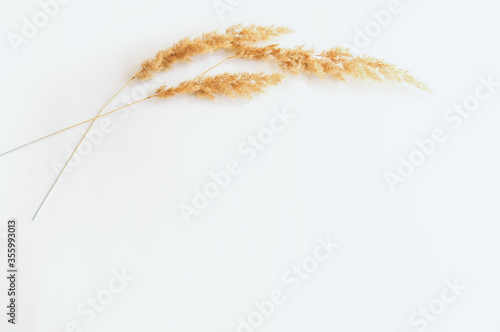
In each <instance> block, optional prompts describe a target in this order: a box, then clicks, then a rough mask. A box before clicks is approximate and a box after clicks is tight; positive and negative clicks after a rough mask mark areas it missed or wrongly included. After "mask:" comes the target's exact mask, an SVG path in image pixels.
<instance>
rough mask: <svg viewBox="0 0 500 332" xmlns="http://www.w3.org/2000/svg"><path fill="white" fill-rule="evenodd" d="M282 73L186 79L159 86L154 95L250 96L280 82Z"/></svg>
mask: <svg viewBox="0 0 500 332" xmlns="http://www.w3.org/2000/svg"><path fill="white" fill-rule="evenodd" d="M283 79H284V75H282V74H277V73H274V74H264V73H257V74H256V73H235V74H231V73H223V74H219V75H215V76H206V77H202V78H196V79H194V80H188V81H184V82H182V83H180V84H179V85H177V86H175V87H170V88H167V87H166V86H161V87H160V88H158V90H156V93H155V96H156V97H159V98H171V97H175V96H177V95H182V94H194V95H196V96H197V97H201V98H208V99H214V98H215V95H217V94H219V95H224V96H227V97H245V98H251V97H252V96H253V94H254V93H260V92H263V91H264V88H266V87H268V86H272V85H277V84H279V83H281V81H282V80H283Z"/></svg>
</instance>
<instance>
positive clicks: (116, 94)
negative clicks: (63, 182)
mask: <svg viewBox="0 0 500 332" xmlns="http://www.w3.org/2000/svg"><path fill="white" fill-rule="evenodd" d="M134 79H135V76H134V77H132V78H131V79H130V80H129V81H128V82H127V83H126V84H125V85H124V86H122V87H121V88H120V89H119V90H118V91H117V92H116V93H115V94H114V95H113V96H112V97H111V98H110V99H109V100H108V101H107V103H106V104H105V105H104V106H103V107H102V108H101V109H100V110H99V112H98V113H97V116H99V115H101V113H102V111H103V110H104V109H105V108H106V107H107V106H108V105H109V103H110V102H111V101H112V100H113V99H115V98H116V96H118V95H119V94H120V92H122V91H123V89H125V88H126V87H127V86H128V85H129V84H130V83H131V82H132V81H133V80H134ZM96 120H97V119H94V120H93V121H92V122H91V123H90V126H89V127H88V128H87V131H86V132H85V134H83V136H82V138H81V139H80V142H78V144H77V146H76V148H75V150H74V151H73V152H72V153H71V155H70V156H69V158H68V160H67V161H66V164H64V167H63V168H62V169H61V171H60V172H59V174H58V175H57V178H56V179H55V181H54V183H53V184H52V186H51V187H50V189H49V191H48V192H47V194H46V195H45V197H44V198H43V201H42V203H41V204H40V206H39V207H38V209H37V210H36V213H35V215H34V216H33V219H32V220H35V218H36V216H37V215H38V212H39V211H40V209H41V208H42V206H43V204H44V203H45V201H46V200H47V197H49V195H50V193H51V192H52V189H54V187H55V186H56V184H57V181H59V179H60V178H61V175H62V174H63V172H64V170H65V169H66V167H68V164H69V162H70V161H71V159H72V158H73V156H74V155H75V153H76V151H77V150H78V148H79V147H80V145H81V144H82V142H83V140H84V139H85V137H87V134H88V133H89V131H90V129H92V126H93V125H94V123H95V121H96Z"/></svg>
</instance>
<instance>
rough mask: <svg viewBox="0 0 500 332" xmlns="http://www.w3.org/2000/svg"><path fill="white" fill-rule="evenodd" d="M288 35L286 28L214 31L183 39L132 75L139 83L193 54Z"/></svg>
mask: <svg viewBox="0 0 500 332" xmlns="http://www.w3.org/2000/svg"><path fill="white" fill-rule="evenodd" d="M290 32H292V30H291V29H288V28H286V27H276V26H259V25H248V26H243V25H241V24H237V25H233V26H231V27H229V28H227V29H226V31H225V32H224V33H219V32H216V31H213V32H209V33H205V34H203V35H202V36H201V37H197V38H189V37H188V38H184V39H182V40H180V41H179V42H177V43H175V44H174V45H173V46H171V47H170V48H168V49H166V50H161V51H159V52H158V53H157V54H156V55H155V56H154V57H153V58H151V59H148V60H146V61H144V62H143V63H142V68H141V70H140V71H139V72H138V73H137V74H136V75H135V77H136V78H138V79H140V80H146V79H150V78H151V77H152V76H153V74H154V73H155V72H158V71H168V70H170V68H172V66H173V65H174V64H176V63H179V62H188V61H190V60H191V58H192V57H193V56H195V55H200V54H206V53H213V52H216V51H218V50H222V49H231V50H236V49H238V48H239V47H240V45H242V44H246V43H256V42H260V41H267V40H269V39H270V38H272V37H277V36H280V35H283V34H287V33H290Z"/></svg>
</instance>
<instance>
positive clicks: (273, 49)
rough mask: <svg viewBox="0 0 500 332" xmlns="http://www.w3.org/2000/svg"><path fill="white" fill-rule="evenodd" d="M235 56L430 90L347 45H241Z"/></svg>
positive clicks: (299, 70) (293, 70)
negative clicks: (317, 48) (319, 49)
mask: <svg viewBox="0 0 500 332" xmlns="http://www.w3.org/2000/svg"><path fill="white" fill-rule="evenodd" d="M234 57H239V58H245V59H254V60H273V59H274V60H276V61H277V62H278V64H279V66H280V67H281V69H282V70H284V71H287V72H290V73H292V74H295V75H297V74H299V73H305V74H312V75H316V76H318V77H320V78H325V77H327V76H330V77H333V78H336V79H339V80H345V76H347V75H349V76H353V77H356V78H361V79H367V78H368V79H372V80H375V81H396V82H400V83H406V84H409V85H412V86H414V87H416V88H418V89H421V90H426V91H430V89H429V87H428V86H427V85H426V84H425V83H423V82H421V81H419V80H418V79H416V78H415V77H413V76H412V75H411V74H410V73H409V72H408V71H406V70H403V69H400V68H398V67H397V66H395V65H392V64H389V63H387V62H385V61H383V60H380V59H376V58H373V57H370V56H367V55H362V56H354V55H353V54H352V53H351V52H350V51H349V50H348V49H347V48H343V47H335V48H332V49H329V50H326V51H323V52H321V53H317V52H316V51H315V50H314V49H313V48H311V49H306V48H304V47H303V46H299V47H295V48H283V47H279V45H278V44H273V45H267V46H264V47H255V46H248V45H240V47H239V48H238V50H237V51H236V54H235V55H234Z"/></svg>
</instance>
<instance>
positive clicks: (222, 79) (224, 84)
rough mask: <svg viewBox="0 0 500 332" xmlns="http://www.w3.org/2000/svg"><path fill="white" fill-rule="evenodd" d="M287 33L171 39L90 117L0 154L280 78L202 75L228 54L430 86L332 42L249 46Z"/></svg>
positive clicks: (245, 91)
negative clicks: (154, 85) (126, 114)
mask: <svg viewBox="0 0 500 332" xmlns="http://www.w3.org/2000/svg"><path fill="white" fill-rule="evenodd" d="M290 32H292V30H290V29H288V28H285V27H276V26H259V25H249V26H243V25H241V24H237V25H233V26H231V27H229V28H228V29H226V30H225V31H224V32H223V33H219V32H216V31H214V32H210V33H206V34H204V35H202V36H201V37H197V38H184V39H182V40H180V41H179V42H177V43H175V44H174V45H173V46H171V47H169V48H167V49H165V50H161V51H159V52H158V53H156V55H155V56H154V57H152V58H151V59H148V60H146V61H144V62H143V63H142V65H141V70H140V71H139V72H137V74H136V75H134V76H133V77H132V78H131V79H130V80H129V81H128V82H127V83H126V84H125V86H123V87H122V88H121V89H120V90H119V91H118V92H117V93H116V94H115V95H114V96H113V97H112V98H111V99H110V100H109V101H108V102H107V103H106V105H105V106H104V107H103V108H102V109H101V111H99V113H98V114H97V116H95V117H94V118H91V119H88V120H85V121H82V122H80V123H77V124H75V125H72V126H70V127H67V128H65V129H62V130H59V131H57V132H54V133H52V134H49V135H46V136H44V137H42V138H39V139H36V140H34V141H31V142H29V143H26V144H23V145H21V146H19V147H17V148H15V149H12V150H9V151H7V152H4V153H2V154H0V156H3V155H5V154H7V153H9V152H12V151H15V150H17V149H20V148H22V147H25V146H27V145H29V144H32V143H35V142H38V141H40V140H42V139H45V138H47V137H50V136H53V135H55V134H58V133H61V132H63V131H65V130H68V129H71V128H74V127H76V126H79V125H81V124H84V123H87V122H91V125H90V127H89V128H88V130H87V132H86V133H88V132H89V130H90V128H91V127H92V124H93V123H94V122H95V120H96V119H98V118H101V117H103V116H107V115H109V114H111V113H114V112H117V111H119V110H121V109H124V108H126V107H129V106H131V105H134V104H137V103H139V102H142V101H145V100H148V99H151V98H172V97H175V96H178V95H181V94H192V95H195V96H197V97H202V98H208V99H214V98H215V95H225V96H227V97H246V98H250V97H252V96H253V94H254V93H259V92H263V91H264V88H266V87H268V86H271V85H277V84H279V83H281V81H282V80H283V79H284V75H282V74H279V73H273V74H264V73H236V74H230V73H224V74H219V75H215V76H208V77H205V76H204V75H205V74H206V73H207V72H209V71H211V70H212V69H214V68H215V67H217V66H220V65H221V64H222V63H223V62H225V61H227V60H229V59H234V58H243V59H252V60H260V61H271V60H272V61H276V62H277V63H278V65H279V67H280V68H281V69H282V70H283V71H285V72H289V73H292V74H295V75H297V74H299V73H304V74H309V75H316V76H318V77H320V78H322V79H324V78H326V77H332V78H335V79H339V80H345V77H346V76H353V77H355V78H360V79H372V80H375V81H396V82H400V83H405V84H409V85H412V86H414V87H416V88H418V89H421V90H426V91H430V89H429V87H428V86H427V85H426V84H424V83H423V82H421V81H419V80H417V79H416V78H414V77H413V76H412V75H410V73H409V72H408V71H406V70H403V69H400V68H398V67H396V66H395V65H392V64H389V63H387V62H385V61H383V60H380V59H376V58H373V57H370V56H367V55H362V56H355V55H353V54H352V53H351V52H350V51H349V50H348V49H346V48H342V47H335V48H332V49H329V50H326V51H322V52H319V53H318V52H316V51H315V50H314V49H313V48H310V49H307V48H305V47H304V46H299V47H295V48H283V47H280V46H279V45H278V44H272V45H267V46H255V45H253V44H254V43H257V42H263V41H268V40H269V39H270V38H272V37H277V36H280V35H283V34H287V33H290ZM219 50H228V51H231V52H233V54H232V55H231V56H229V57H228V58H226V59H225V60H223V61H221V62H219V63H218V64H216V65H215V66H212V67H210V68H209V69H208V70H206V71H205V72H203V73H202V74H200V75H199V76H198V77H196V78H194V79H191V80H187V81H184V82H182V83H180V84H179V85H177V86H174V87H167V86H165V85H163V86H161V87H160V88H158V89H157V90H156V93H155V94H153V95H150V96H148V97H146V98H143V99H140V100H137V101H134V102H133V103H131V104H128V105H125V106H122V107H120V108H117V109H114V110H112V111H109V112H107V113H104V114H101V112H102V111H103V110H104V108H105V107H106V106H107V105H108V104H109V103H110V102H111V100H113V99H114V98H115V97H116V96H117V95H118V94H119V93H120V92H121V91H122V90H123V89H124V88H125V87H127V86H128V85H129V84H130V83H131V82H132V81H134V80H136V79H138V80H147V79H150V78H152V77H153V75H154V74H155V73H156V72H162V71H168V70H170V69H171V68H172V66H173V65H175V64H176V63H180V62H188V61H191V59H192V58H193V57H194V56H196V55H201V54H207V53H214V52H216V51H219ZM85 135H86V134H85ZM85 135H84V136H83V138H82V139H81V140H80V143H79V144H78V146H77V147H76V148H75V151H74V152H73V154H71V156H70V157H69V159H68V160H67V162H66V165H64V167H63V169H62V170H61V172H60V174H59V176H58V177H57V178H56V180H55V182H54V183H53V185H52V187H51V189H50V190H49V192H48V193H47V194H46V196H45V198H44V199H43V201H42V204H41V205H40V207H39V208H38V210H37V213H38V211H39V210H40V208H41V207H42V205H43V203H44V202H45V200H46V199H47V197H48V196H49V194H50V192H51V191H52V189H53V188H54V186H55V185H56V183H57V181H58V179H59V178H60V176H61V175H62V173H63V172H64V169H65V168H66V166H67V165H68V163H69V162H70V160H71V158H72V157H73V155H74V154H75V152H76V150H77V149H78V147H79V146H80V144H81V143H82V142H83V139H84V138H85ZM35 216H36V214H35ZM34 218H35V217H33V219H34Z"/></svg>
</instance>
